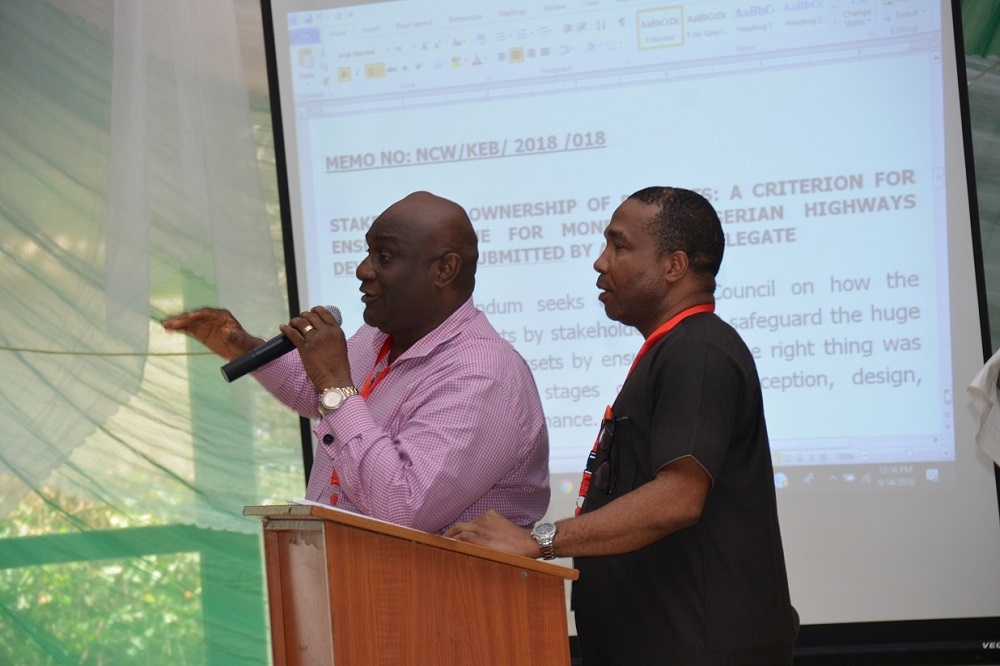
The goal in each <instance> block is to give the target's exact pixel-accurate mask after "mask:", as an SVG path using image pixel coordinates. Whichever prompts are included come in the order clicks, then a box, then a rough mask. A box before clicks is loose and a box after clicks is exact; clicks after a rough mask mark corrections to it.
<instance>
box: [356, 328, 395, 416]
mask: <svg viewBox="0 0 1000 666" xmlns="http://www.w3.org/2000/svg"><path fill="white" fill-rule="evenodd" d="M390 347H392V336H391V335H390V336H389V337H387V338H386V339H385V342H384V343H382V349H380V350H379V353H378V356H377V357H375V365H373V366H372V369H371V370H369V371H368V376H367V377H365V381H364V382H362V384H361V391H360V393H361V397H362V398H364V399H365V400H367V399H368V394H370V393H371V392H372V391H374V390H375V387H376V386H378V383H379V382H380V381H382V380H383V379H385V376H386V375H387V374H389V371H390V370H391V369H392V364H391V363H387V364H386V366H385V368H384V369H383V370H382V372H380V373H378V375H376V376H375V377H372V374H374V372H375V368H377V367H378V366H379V363H381V362H382V360H383V359H384V358H385V357H386V356H388V354H389V348H390Z"/></svg>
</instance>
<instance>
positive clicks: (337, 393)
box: [319, 386, 358, 416]
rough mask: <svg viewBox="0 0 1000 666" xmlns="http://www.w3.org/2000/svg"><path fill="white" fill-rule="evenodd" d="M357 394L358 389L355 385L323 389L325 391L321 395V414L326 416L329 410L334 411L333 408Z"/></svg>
mask: <svg viewBox="0 0 1000 666" xmlns="http://www.w3.org/2000/svg"><path fill="white" fill-rule="evenodd" d="M357 394H358V389H356V388H354V387H353V386H342V387H340V388H328V389H323V392H322V393H321V394H320V396H319V413H320V416H326V413H327V412H332V411H333V410H335V409H337V408H339V407H340V406H341V405H342V404H344V401H345V400H347V399H348V398H350V397H351V396H352V395H357Z"/></svg>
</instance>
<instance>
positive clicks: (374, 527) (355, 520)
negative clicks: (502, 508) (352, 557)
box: [243, 504, 580, 580]
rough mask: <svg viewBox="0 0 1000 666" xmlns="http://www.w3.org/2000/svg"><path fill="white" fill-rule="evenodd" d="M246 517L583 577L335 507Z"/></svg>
mask: <svg viewBox="0 0 1000 666" xmlns="http://www.w3.org/2000/svg"><path fill="white" fill-rule="evenodd" d="M243 515H244V516H247V517H250V518H261V519H263V520H264V522H265V523H269V524H272V525H273V524H275V523H280V522H281V521H282V520H288V521H290V522H295V521H301V520H316V521H328V522H333V523H339V524H342V525H347V526H349V527H354V528H359V529H363V530H368V531H370V532H377V533H379V534H384V535H386V536H389V537H393V538H397V539H405V540H407V541H412V542H415V543H421V544H425V545H427V546H431V547H434V548H441V549H443V550H450V551H454V552H458V553H463V554H465V555H470V556H473V557H478V558H481V559H486V560H492V561H494V562H499V563H502V564H507V565H511V566H516V567H521V568H523V569H528V570H530V571H535V572H537V573H541V574H547V575H550V576H558V577H559V578H564V579H567V580H577V578H579V576H580V572H579V571H577V570H576V569H574V568H571V567H566V566H562V565H560V564H554V563H552V562H545V561H543V560H534V559H531V558H530V557H523V556H521V555H511V554H509V553H504V552H502V551H499V550H494V549H492V548H486V547H485V546H477V545H475V544H471V543H466V542H464V541H456V540H454V539H448V538H445V537H443V536H440V535H438V534H429V533H427V532H421V531H420V530H415V529H412V528H409V527H403V526H402V525H396V524H394V523H388V522H386V521H384V520H379V519H377V518H370V517H368V516H364V515H361V514H359V513H353V512H350V511H344V510H343V509H336V508H334V507H327V506H321V505H313V504H273V505H266V506H245V507H243Z"/></svg>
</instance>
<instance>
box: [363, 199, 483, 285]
mask: <svg viewBox="0 0 1000 666" xmlns="http://www.w3.org/2000/svg"><path fill="white" fill-rule="evenodd" d="M380 221H382V222H385V223H388V224H387V226H388V227H391V229H392V231H393V232H394V233H396V234H398V235H399V236H400V238H402V239H404V241H405V242H408V243H412V247H414V249H415V250H416V251H417V252H419V254H420V255H422V256H423V257H424V258H425V259H432V258H433V259H436V258H439V257H442V256H444V255H446V254H449V253H454V254H457V255H458V257H459V258H460V260H461V263H460V266H459V270H458V272H457V274H456V276H455V279H454V287H455V288H456V289H457V290H458V291H459V292H460V296H461V297H462V300H463V301H464V300H466V299H467V298H468V297H469V296H471V295H472V291H473V288H474V287H475V283H476V265H477V263H478V261H479V249H478V240H477V239H476V232H475V231H474V230H473V228H472V222H471V221H470V220H469V215H468V213H466V212H465V209H464V208H462V207H461V206H459V205H458V204H457V203H455V202H454V201H451V200H450V199H445V198H443V197H439V196H437V195H435V194H431V193H430V192H413V193H412V194H408V195H407V196H405V197H403V198H402V199H400V200H399V201H397V202H396V203H394V204H392V205H391V206H389V207H388V208H387V209H386V210H385V212H383V213H382V214H381V215H379V216H378V218H377V219H376V220H375V223H376V224H377V223H379V222H380ZM373 228H374V225H373Z"/></svg>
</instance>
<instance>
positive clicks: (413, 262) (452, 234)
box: [163, 192, 549, 532]
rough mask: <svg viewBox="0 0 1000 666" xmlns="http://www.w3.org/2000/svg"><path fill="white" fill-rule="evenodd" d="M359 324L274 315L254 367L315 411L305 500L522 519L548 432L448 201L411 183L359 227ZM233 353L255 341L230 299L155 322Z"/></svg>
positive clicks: (402, 515)
mask: <svg viewBox="0 0 1000 666" xmlns="http://www.w3.org/2000/svg"><path fill="white" fill-rule="evenodd" d="M366 240H367V242H368V255H367V256H366V257H365V259H364V261H362V262H361V264H360V265H359V266H358V269H357V277H358V279H359V280H361V287H360V289H361V292H362V297H361V300H362V301H363V302H364V304H365V310H364V320H365V325H364V326H362V327H361V328H360V329H359V330H358V332H357V333H355V335H354V336H352V337H351V339H350V340H347V339H346V338H345V335H344V332H343V330H342V329H341V328H340V326H339V325H338V324H337V322H336V320H334V318H333V315H332V314H331V313H330V312H329V311H328V310H326V309H325V308H324V307H315V308H313V309H312V310H311V311H309V312H303V313H302V314H301V315H300V316H298V317H295V318H293V319H292V320H291V321H290V322H289V323H288V324H283V325H282V326H281V332H282V333H283V334H284V335H285V337H287V338H288V339H289V340H291V341H292V342H293V343H294V344H295V346H296V348H297V349H296V350H295V351H293V352H291V353H289V354H287V355H285V356H283V357H281V358H279V359H277V360H276V361H273V362H271V363H269V364H267V365H265V366H264V367H262V368H261V369H260V370H258V371H256V372H255V373H254V376H255V377H256V378H257V379H258V380H259V381H260V382H261V384H262V385H263V386H264V387H265V388H266V389H267V390H268V391H270V392H271V393H272V394H273V395H274V396H275V397H276V398H277V399H278V400H280V401H281V402H282V403H284V404H285V405H287V406H289V407H290V408H292V409H294V410H295V411H297V412H298V413H299V414H301V415H302V416H305V417H307V418H313V419H315V418H318V419H319V421H318V422H317V423H316V425H315V427H314V429H313V432H314V433H315V434H316V437H317V439H318V441H319V447H318V450H317V451H316V459H315V462H314V464H313V468H312V473H311V475H310V478H309V486H308V489H307V492H306V497H307V499H310V500H313V501H316V502H322V503H324V504H331V505H334V506H337V507H338V508H344V509H348V510H351V511H357V512H359V513H363V514H365V515H367V516H372V517H374V518H379V519H382V520H386V521H389V522H393V523H396V524H399V525H405V526H408V527H413V528H415V529H419V530H423V531H426V532H443V531H444V530H446V529H447V528H448V527H449V526H450V525H452V524H453V523H455V522H457V521H468V520H471V519H473V518H475V517H476V516H479V515H480V514H482V513H483V512H484V511H486V510H489V509H493V510H495V511H497V512H498V513H500V514H502V515H504V516H506V517H507V518H509V519H510V520H511V521H513V522H514V523H516V524H518V525H522V526H530V525H532V524H533V523H534V522H535V521H536V520H538V519H539V518H540V517H541V516H542V515H543V514H544V513H545V509H546V508H547V506H548V501H549V474H548V433H547V431H546V427H545V419H544V417H543V414H542V407H541V402H540V400H539V397H538V389H537V387H536V386H535V382H534V379H533V378H532V375H531V372H530V370H529V369H528V366H527V364H526V363H525V361H524V359H523V358H521V356H520V355H519V354H518V353H517V352H516V351H515V350H514V348H513V347H512V346H511V345H510V344H509V343H508V342H506V341H505V340H504V339H503V338H501V337H500V335H499V334H498V333H497V332H496V330H495V329H494V328H493V326H492V325H491V324H490V323H489V321H488V320H487V319H486V316H485V315H484V314H483V313H482V311H480V310H479V309H478V308H476V307H475V305H474V304H473V302H472V292H473V288H474V286H475V273H476V264H477V261H478V257H479V253H478V249H477V241H476V236H475V232H474V231H473V229H472V224H471V222H470V221H469V217H468V215H467V214H466V212H465V210H464V209H463V208H462V207H461V206H459V205H458V204H456V203H454V202H452V201H448V200H447V199H442V198H440V197H437V196H434V195H432V194H430V193H428V192H415V193H413V194H411V195H409V196H407V197H405V198H404V199H402V200H401V201H398V202H396V203H395V204H393V205H392V206H390V207H389V208H388V209H386V210H385V212H383V213H382V214H381V215H379V217H378V218H376V219H375V221H374V222H373V223H372V225H371V228H370V229H369V231H368V233H367V234H366ZM163 325H164V328H166V329H168V330H178V331H183V332H185V333H188V334H190V335H192V336H194V337H196V338H197V339H199V340H200V341H201V342H202V343H204V344H205V345H206V346H207V347H208V348H209V349H211V350H212V351H213V352H215V353H216V354H218V355H219V356H222V357H223V358H225V359H228V360H232V359H235V358H237V357H239V356H242V355H243V354H245V353H246V352H248V351H250V350H251V349H253V348H254V347H257V346H258V345H260V344H262V343H263V342H264V340H263V339H261V338H258V337H255V336H252V335H250V334H249V333H248V332H247V331H246V330H244V329H243V327H242V326H241V325H240V324H239V322H238V321H237V320H236V319H235V318H234V317H233V316H232V314H230V313H229V312H228V311H227V310H221V309H214V308H204V309H201V310H197V311H195V312H191V313H185V314H182V315H178V316H176V317H172V318H170V319H168V320H166V321H165V322H164V323H163Z"/></svg>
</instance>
